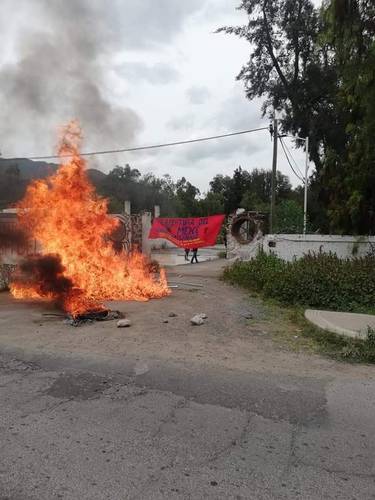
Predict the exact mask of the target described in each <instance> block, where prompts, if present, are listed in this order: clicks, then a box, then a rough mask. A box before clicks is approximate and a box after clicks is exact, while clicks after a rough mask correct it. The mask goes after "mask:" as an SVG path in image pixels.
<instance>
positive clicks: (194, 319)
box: [190, 314, 204, 326]
mask: <svg viewBox="0 0 375 500" xmlns="http://www.w3.org/2000/svg"><path fill="white" fill-rule="evenodd" d="M190 322H191V324H192V325H194V326H199V325H203V323H204V320H203V318H202V316H200V315H199V314H196V315H195V316H193V317H192V318H191V320H190Z"/></svg>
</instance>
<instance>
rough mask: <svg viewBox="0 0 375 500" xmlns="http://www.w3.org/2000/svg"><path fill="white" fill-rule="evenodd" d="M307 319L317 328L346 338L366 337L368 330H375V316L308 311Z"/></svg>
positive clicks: (306, 312)
mask: <svg viewBox="0 0 375 500" xmlns="http://www.w3.org/2000/svg"><path fill="white" fill-rule="evenodd" d="M305 318H306V319H307V320H308V321H310V322H311V323H313V324H314V325H315V326H317V327H319V328H321V329H323V330H326V331H329V332H332V333H337V334H338V335H344V336H345V337H351V338H360V339H364V338H365V337H366V334H367V331H368V328H373V329H375V316H373V315H371V314H355V313H345V312H335V311H318V310H316V309H306V311H305Z"/></svg>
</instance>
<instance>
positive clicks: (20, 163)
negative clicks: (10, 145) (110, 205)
mask: <svg viewBox="0 0 375 500" xmlns="http://www.w3.org/2000/svg"><path fill="white" fill-rule="evenodd" d="M9 167H18V169H19V171H20V177H21V179H23V180H31V179H44V178H45V177H48V176H49V175H51V174H54V173H55V172H56V170H57V168H58V165H57V164H56V163H47V162H45V161H33V160H28V159H27V158H20V159H17V160H9V159H7V158H0V176H1V175H2V174H4V173H5V171H6V170H7V168H9ZM87 175H88V177H89V179H90V180H91V182H92V183H93V184H97V183H99V182H101V181H102V180H103V179H104V178H105V177H106V176H107V175H106V174H105V173H104V172H102V171H100V170H97V169H95V168H89V169H87Z"/></svg>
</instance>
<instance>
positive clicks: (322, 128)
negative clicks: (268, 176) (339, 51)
mask: <svg viewBox="0 0 375 500" xmlns="http://www.w3.org/2000/svg"><path fill="white" fill-rule="evenodd" d="M239 9H241V10H244V11H245V12H246V13H247V15H248V23H247V24H246V25H244V26H226V27H223V28H220V29H219V30H218V31H219V32H221V31H224V32H226V33H229V34H234V35H237V36H239V37H241V38H244V39H246V40H247V41H248V42H249V44H250V45H251V53H250V59H249V61H248V62H247V63H246V64H245V65H244V66H243V68H242V69H241V71H240V73H239V75H238V76H237V79H239V80H242V81H243V82H244V84H245V90H246V95H247V97H248V98H249V99H254V98H256V97H264V98H265V101H264V104H263V113H264V114H266V113H268V114H269V115H271V114H272V113H273V110H274V109H276V110H279V111H282V112H283V120H282V128H283V130H284V132H287V133H292V134H294V135H298V136H300V137H306V136H307V135H308V136H309V138H310V155H311V158H312V160H313V161H314V162H315V164H316V166H317V168H318V169H319V168H320V166H321V163H322V156H323V155H324V150H325V148H326V145H327V144H331V143H335V144H336V143H338V144H337V146H339V143H342V142H344V140H343V139H342V137H341V136H340V134H337V133H336V130H333V129H334V128H335V127H333V125H335V126H336V127H337V126H342V125H341V117H340V116H339V115H338V114H337V112H336V107H335V106H333V105H332V103H333V102H334V101H335V99H336V88H337V77H336V69H335V66H334V64H333V61H332V58H331V55H330V52H329V46H328V45H327V44H320V43H318V42H319V36H320V33H321V23H320V17H319V10H318V9H316V8H315V7H314V5H313V3H312V2H311V0H242V2H241V4H240V6H239ZM299 145H300V146H302V144H299Z"/></svg>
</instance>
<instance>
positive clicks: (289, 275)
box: [224, 252, 375, 312]
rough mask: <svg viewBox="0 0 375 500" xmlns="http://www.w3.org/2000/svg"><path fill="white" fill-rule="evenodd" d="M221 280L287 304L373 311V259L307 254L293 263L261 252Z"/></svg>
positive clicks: (374, 293)
mask: <svg viewBox="0 0 375 500" xmlns="http://www.w3.org/2000/svg"><path fill="white" fill-rule="evenodd" d="M224 279H226V280H227V281H229V282H231V283H236V284H239V285H241V286H244V287H246V288H248V289H251V290H254V291H257V292H261V293H262V294H263V295H264V296H265V297H270V298H274V299H277V300H279V301H281V302H283V303H285V304H289V305H302V306H310V307H317V308H322V309H334V310H346V311H357V312H365V311H373V310H374V309H375V307H374V306H375V258H374V257H363V258H354V259H339V258H338V257H337V256H336V255H334V254H323V253H319V254H308V255H305V256H304V257H303V258H301V259H298V260H294V261H293V262H285V261H283V260H281V259H279V258H278V257H276V256H275V255H266V254H265V253H263V252H261V253H259V254H258V256H257V257H256V258H255V259H253V260H251V261H249V262H241V263H236V264H234V265H232V266H231V267H229V268H227V269H226V270H225V272H224Z"/></svg>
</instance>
